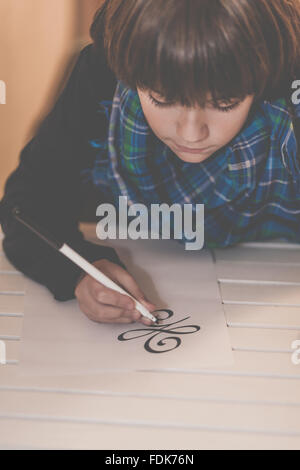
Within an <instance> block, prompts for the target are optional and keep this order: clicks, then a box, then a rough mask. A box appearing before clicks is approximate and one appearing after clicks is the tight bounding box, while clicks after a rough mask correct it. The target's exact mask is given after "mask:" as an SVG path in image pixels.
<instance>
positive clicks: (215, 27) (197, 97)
mask: <svg viewBox="0 0 300 470" xmlns="http://www.w3.org/2000/svg"><path fill="white" fill-rule="evenodd" d="M295 1H296V0H295ZM297 1H299V0H297ZM272 4H273V6H272V5H270V2H269V0H253V1H251V2H250V1H249V0H201V1H200V0H185V1H182V0H126V1H124V0H110V1H109V2H106V15H105V23H106V24H105V35H104V43H105V47H106V51H107V58H108V62H109V65H110V67H111V68H112V70H113V71H114V73H115V75H116V77H117V78H118V79H119V80H122V81H123V82H124V83H125V84H126V85H127V86H129V87H130V88H132V89H136V88H140V89H142V90H151V91H154V92H156V93H158V94H159V95H160V96H161V97H162V98H163V99H164V100H166V101H167V102H172V103H179V104H181V105H183V106H188V107H190V106H195V105H200V106H204V105H205V103H206V102H207V100H208V99H209V100H212V101H214V102H219V101H224V102H226V101H228V102H229V101H231V100H233V99H240V100H242V99H244V98H245V97H246V96H247V95H252V94H254V95H255V97H256V99H257V98H262V97H263V95H264V94H265V95H266V96H267V95H272V93H275V90H276V89H278V88H279V89H281V86H282V84H283V82H284V79H286V76H288V77H290V76H291V75H292V72H293V67H294V66H295V65H296V63H299V45H298V44H297V43H296V36H297V33H299V32H300V31H299V28H300V25H299V21H298V20H299V18H300V11H299V10H300V9H299V3H298V9H297V8H296V3H295V2H294V0H290V3H289V4H288V3H287V2H285V0H273V2H272ZM288 5H289V6H288ZM295 12H296V13H297V14H298V16H297V18H296V19H295ZM292 15H293V16H292ZM298 37H299V35H298ZM297 59H298V60H297ZM285 74H286V75H285ZM266 91H267V92H266Z"/></svg>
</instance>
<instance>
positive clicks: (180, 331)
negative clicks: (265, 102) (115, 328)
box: [118, 310, 201, 354]
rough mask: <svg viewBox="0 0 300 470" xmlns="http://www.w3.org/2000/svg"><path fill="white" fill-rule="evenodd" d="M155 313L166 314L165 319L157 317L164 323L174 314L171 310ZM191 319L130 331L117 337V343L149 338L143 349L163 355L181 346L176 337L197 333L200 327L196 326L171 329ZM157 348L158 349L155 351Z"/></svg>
mask: <svg viewBox="0 0 300 470" xmlns="http://www.w3.org/2000/svg"><path fill="white" fill-rule="evenodd" d="M157 312H165V313H166V314H167V317H166V318H162V317H161V316H159V320H160V321H166V320H169V318H171V317H172V316H173V315H174V313H173V312H172V310H156V313H157ZM189 318H191V317H186V318H183V319H182V320H179V321H176V322H173V323H168V324H164V325H161V324H158V325H153V326H151V327H149V328H141V329H138V330H130V331H126V332H125V333H122V334H121V335H120V336H119V337H118V340H119V341H131V340H134V339H138V338H143V337H144V336H149V335H151V337H150V338H149V339H148V340H147V341H146V343H145V344H144V348H145V349H146V351H147V352H149V353H154V354H159V353H165V352H169V351H173V350H174V349H177V348H178V347H179V346H180V345H181V339H180V338H179V337H178V335H190V334H192V333H197V332H198V331H199V330H200V329H201V328H200V326H197V325H183V326H177V327H176V328H173V325H177V324H178V323H182V322H184V321H186V320H188V319H189ZM135 333H142V334H137V335H136V334H135ZM168 334H171V335H173V334H174V335H175V336H165V335H168ZM159 336H163V338H161V339H159V338H157V337H159ZM155 338H157V339H156V343H155V344H154V345H153V346H152V343H154V340H155ZM168 343H170V344H171V345H170V347H169V348H167V349H159V348H163V347H164V346H167V345H168ZM172 343H173V344H172ZM155 348H158V349H155Z"/></svg>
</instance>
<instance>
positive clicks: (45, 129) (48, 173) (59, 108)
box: [0, 45, 122, 301]
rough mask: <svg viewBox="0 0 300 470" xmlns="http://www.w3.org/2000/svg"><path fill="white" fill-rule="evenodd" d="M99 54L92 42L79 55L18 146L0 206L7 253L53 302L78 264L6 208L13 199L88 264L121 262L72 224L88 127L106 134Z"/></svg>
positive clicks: (104, 75) (106, 85) (107, 79)
mask: <svg viewBox="0 0 300 470" xmlns="http://www.w3.org/2000/svg"><path fill="white" fill-rule="evenodd" d="M103 60H104V59H103V57H99V51H98V52H97V53H96V51H95V49H94V47H93V46H92V45H89V46H87V47H86V48H85V49H83V51H82V52H81V53H80V56H79V58H78V61H77V63H76V65H75V67H74V69H73V72H72V74H71V77H70V79H69V81H68V83H67V85H66V87H65V89H64V91H63V92H62V93H61V95H60V97H59V99H58V101H57V102H56V104H55V106H54V108H53V109H52V111H51V112H50V114H49V115H48V116H47V117H46V119H45V120H44V121H43V122H42V124H41V126H40V128H39V130H38V132H37V133H36V135H35V137H34V138H33V139H32V140H31V141H30V142H29V143H28V144H27V145H26V146H25V148H24V149H23V150H22V152H21V156H20V162H19V166H18V168H17V169H16V170H15V171H14V172H13V173H12V175H11V176H10V177H9V179H8V181H7V183H6V187H5V194H4V198H3V200H2V201H1V204H0V220H1V225H2V229H3V232H4V234H5V238H4V241H3V249H4V251H5V253H6V255H7V257H8V259H9V260H10V261H11V262H12V264H13V265H14V266H15V267H16V268H17V269H18V270H20V271H22V272H23V273H24V274H25V275H27V276H28V277H30V278H31V279H33V280H35V281H37V282H39V283H41V284H43V285H45V286H46V287H47V288H48V289H49V290H50V291H51V292H52V293H53V295H54V297H55V298H56V299H57V300H60V301H65V300H69V299H72V298H73V297H74V290H75V287H76V284H77V281H78V279H79V276H80V275H81V274H82V272H81V270H80V269H79V268H78V267H77V266H75V265H74V264H73V263H72V262H71V261H69V260H67V259H66V258H65V257H64V256H63V255H61V254H60V253H59V252H56V251H55V250H53V249H52V248H51V247H50V246H48V245H47V244H46V243H45V242H43V241H41V240H40V239H39V238H38V237H37V236H36V235H34V234H32V233H31V232H30V231H29V230H28V229H26V228H24V227H23V226H21V224H20V223H19V222H17V221H15V220H14V219H13V217H12V216H11V209H12V208H13V207H14V206H15V205H19V206H20V207H21V208H22V210H23V212H24V213H26V214H27V215H28V217H30V218H31V219H32V220H33V221H34V222H35V223H36V225H38V226H40V227H41V228H43V229H46V230H48V232H49V233H51V234H53V236H54V237H55V238H56V239H58V240H60V241H62V242H64V243H67V244H69V245H70V246H71V247H72V248H73V249H75V250H76V251H78V252H79V253H80V254H81V255H82V256H84V257H85V258H86V259H87V260H89V261H90V262H93V261H96V260H98V259H101V258H106V259H108V260H110V261H112V262H115V263H118V264H120V265H121V266H122V263H121V262H120V260H119V258H118V256H117V254H116V253H115V251H114V250H113V249H111V248H107V247H101V246H99V245H94V244H92V243H89V242H87V241H85V240H84V237H83V235H82V233H81V232H80V231H79V228H78V225H79V213H80V207H81V206H82V197H83V194H82V190H81V186H82V185H81V172H82V170H84V169H86V168H89V167H91V165H92V164H93V154H92V153H91V150H89V147H90V146H89V145H88V140H89V138H91V137H95V135H96V134H95V133H97V135H98V136H99V137H100V138H101V137H102V138H106V136H107V118H106V117H105V115H104V114H101V113H99V112H97V110H98V106H99V101H100V100H101V99H108V98H110V99H111V95H112V93H113V90H114V87H115V81H114V77H113V76H111V75H110V72H109V71H108V70H107V69H106V67H105V63H104V62H103ZM101 134H102V135H101ZM99 203H101V201H99Z"/></svg>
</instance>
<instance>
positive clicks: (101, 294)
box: [90, 281, 135, 310]
mask: <svg viewBox="0 0 300 470" xmlns="http://www.w3.org/2000/svg"><path fill="white" fill-rule="evenodd" d="M90 292H91V295H92V297H93V298H94V299H95V300H96V301H97V302H99V303H103V304H106V305H113V306H115V307H119V308H121V309H126V310H133V309H134V308H135V302H134V300H133V299H131V298H130V297H129V296H128V295H126V294H120V293H119V292H116V291H114V290H113V289H109V288H108V287H105V286H103V285H101V284H100V283H98V282H97V281H94V282H92V283H91V286H90Z"/></svg>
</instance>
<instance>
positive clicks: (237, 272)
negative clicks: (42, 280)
mask: <svg viewBox="0 0 300 470" xmlns="http://www.w3.org/2000/svg"><path fill="white" fill-rule="evenodd" d="M215 259H216V268H217V274H218V279H219V285H220V292H221V295H222V299H223V302H224V310H225V314H226V319H227V324H228V328H229V333H230V337H231V341H232V348H233V351H234V358H235V365H234V367H231V368H225V369H223V368H222V369H218V370H210V369H208V370H199V371H197V373H194V374H180V373H171V372H170V373H158V372H138V373H131V374H117V373H114V374H113V373H104V374H100V375H98V376H87V377H85V378H82V377H76V376H74V377H63V378H62V377H60V378H53V377H52V378H30V377H22V376H19V375H18V359H19V348H20V342H21V341H22V323H23V302H24V292H23V283H24V277H23V276H22V275H20V274H19V273H17V272H15V270H14V268H13V267H12V266H11V265H10V264H9V263H8V262H7V260H6V259H5V257H4V255H3V254H2V253H1V254H0V340H2V341H3V342H4V343H5V345H6V349H7V364H6V365H0V448H4V449H10V448H18V449H20V448H21V449H24V448H25V449H30V448H35V449H36V448H38V449H61V448H69V449H91V448H92V449H157V450H159V449H298V450H299V449H300V365H298V366H297V365H295V364H293V363H292V353H293V352H294V351H293V349H292V342H293V341H295V340H299V339H300V247H298V246H293V245H286V244H281V243H279V244H267V245H266V244H250V245H245V246H243V245H241V246H239V247H237V248H234V249H229V250H216V251H215Z"/></svg>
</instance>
